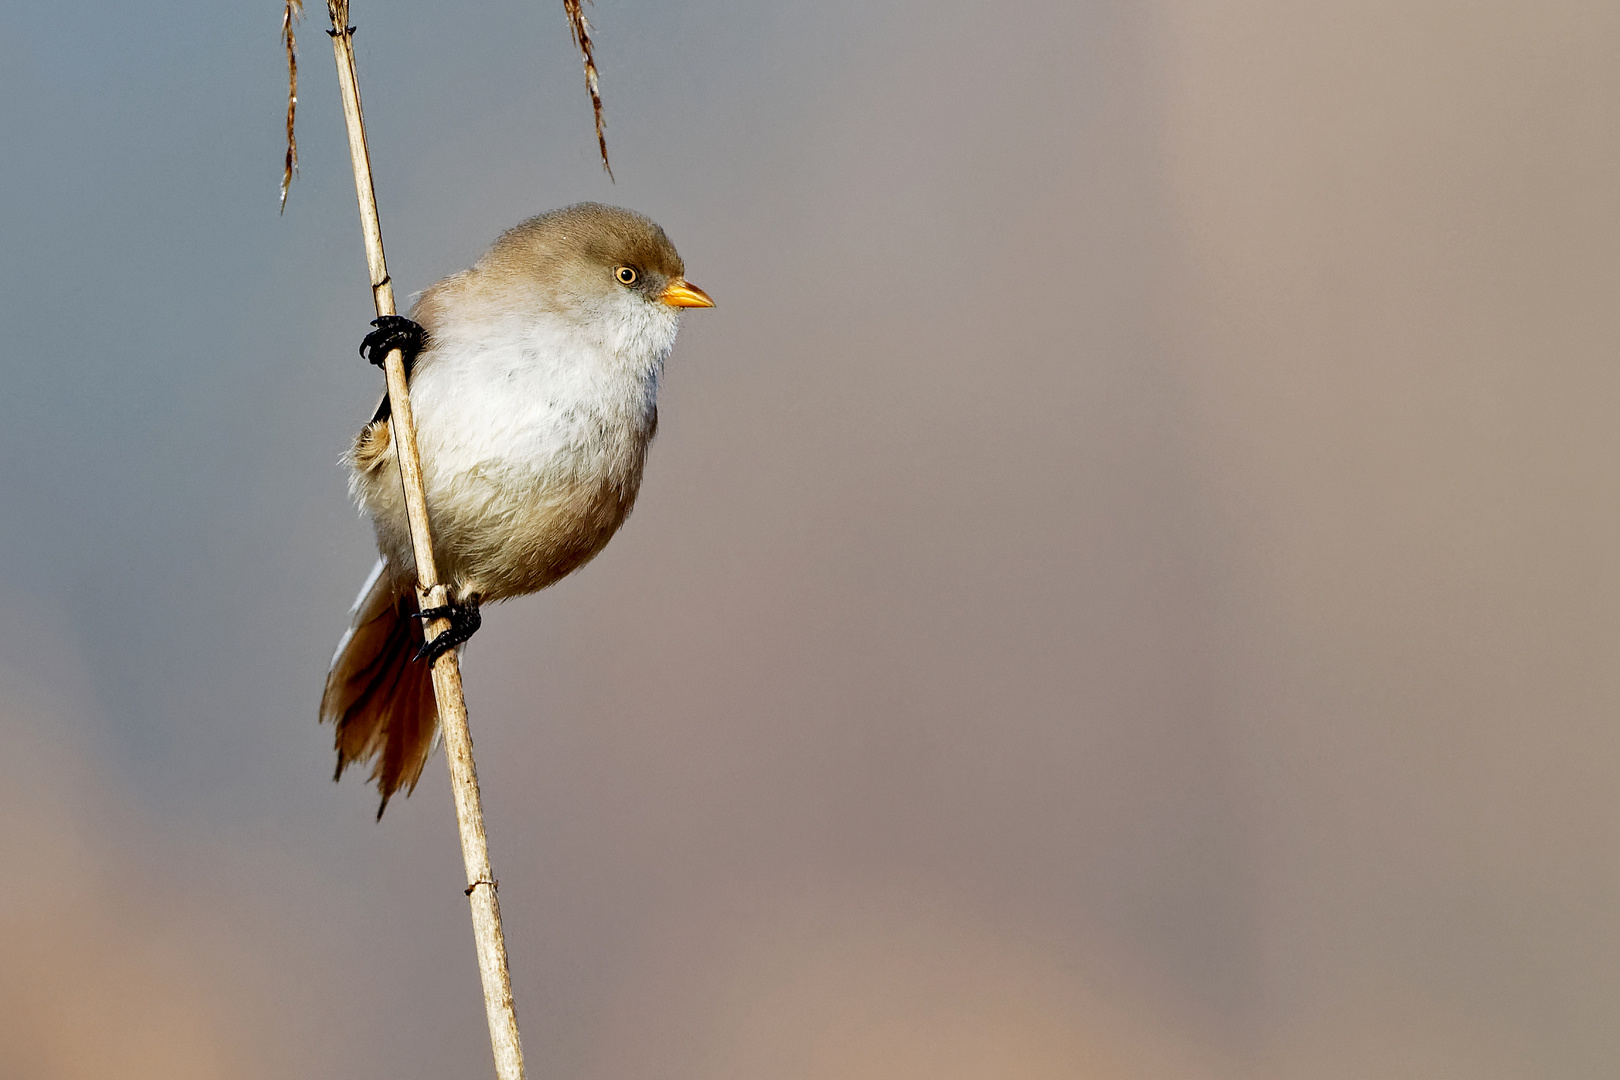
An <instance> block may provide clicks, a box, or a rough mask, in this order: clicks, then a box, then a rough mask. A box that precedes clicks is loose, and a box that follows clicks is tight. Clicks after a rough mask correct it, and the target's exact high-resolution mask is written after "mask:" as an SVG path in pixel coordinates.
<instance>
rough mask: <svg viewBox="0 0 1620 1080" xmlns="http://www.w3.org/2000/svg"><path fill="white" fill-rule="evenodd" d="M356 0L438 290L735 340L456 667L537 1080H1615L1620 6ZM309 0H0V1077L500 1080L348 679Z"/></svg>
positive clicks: (410, 266) (457, 900) (348, 295)
mask: <svg viewBox="0 0 1620 1080" xmlns="http://www.w3.org/2000/svg"><path fill="white" fill-rule="evenodd" d="M593 15H594V18H595V22H596V24H597V27H598V32H599V47H600V53H599V58H600V61H601V66H602V71H603V88H604V94H605V96H606V100H607V107H608V114H609V123H610V128H609V137H610V147H611V150H612V152H613V155H614V163H615V168H616V170H617V173H618V177H619V182H618V184H617V185H610V184H609V183H608V182H607V180H606V178H605V177H604V176H603V175H602V174H601V172H600V170H599V168H598V167H597V165H596V162H595V150H594V146H593V140H592V139H591V137H590V135H589V111H588V104H587V100H586V97H585V94H584V91H583V88H582V86H581V85H580V83H581V79H580V74H579V70H578V61H577V58H576V57H575V56H574V55H573V53H572V51H571V47H570V46H569V43H568V41H567V35H566V30H565V27H564V23H563V17H562V13H561V11H560V5H558V4H539V5H536V4H504V3H492V4H484V5H477V6H476V7H474V6H457V5H448V4H426V3H415V2H406V3H399V4H394V5H388V6H386V7H375V6H368V5H366V4H364V3H361V4H359V5H358V6H357V7H356V9H355V11H354V13H353V16H354V21H355V22H356V23H357V24H358V25H359V26H360V34H359V37H358V43H359V50H360V57H359V63H360V72H361V80H362V87H363V90H364V93H365V98H366V101H367V103H368V107H369V113H368V121H369V128H370V135H371V139H372V149H373V154H374V160H375V165H376V169H377V175H378V178H379V196H380V201H381V207H382V212H383V223H384V231H385V236H386V238H387V242H388V250H389V255H390V262H391V268H392V270H393V274H394V277H395V280H396V282H397V283H398V285H399V287H400V289H401V290H402V291H404V292H410V291H413V290H415V289H418V288H421V287H423V286H425V285H427V284H429V283H431V282H432V281H433V280H435V279H436V278H438V277H440V276H442V275H443V274H445V273H448V272H451V271H453V270H455V269H458V268H460V267H462V266H464V265H466V264H467V263H468V262H470V261H471V260H472V259H473V258H475V257H476V256H477V254H478V253H479V251H480V250H481V249H482V248H483V247H484V246H485V245H486V244H487V243H488V242H489V240H490V239H492V238H493V236H494V235H495V234H496V233H498V232H499V231H500V230H501V229H502V228H504V227H506V226H508V225H510V224H512V223H514V222H516V221H518V220H520V219H522V218H524V217H526V216H528V215H530V214H532V213H535V212H538V211H540V210H542V209H546V208H549V207H552V206H556V205H561V204H564V203H567V202H571V201H575V200H578V199H582V198H593V199H600V200H604V201H612V202H617V203H622V204H625V205H629V206H633V207H636V208H638V209H641V210H643V211H645V212H647V213H649V214H651V215H652V216H653V217H655V218H656V219H657V220H659V221H660V222H661V223H662V224H664V225H665V227H666V228H667V229H668V230H669V232H670V234H671V235H672V237H673V238H674V240H675V241H676V243H677V244H678V246H679V247H680V249H681V252H682V254H683V255H684V257H685V259H686V262H687V265H688V268H689V276H690V277H691V278H692V280H693V281H695V282H697V283H698V284H700V285H702V286H703V287H704V288H706V289H707V290H709V291H710V292H711V293H712V294H713V295H714V296H715V297H716V299H717V300H718V301H719V304H720V306H719V308H718V309H716V310H715V311H712V312H697V313H694V314H692V315H691V316H689V317H688V318H687V320H686V327H685V329H684V330H683V332H682V336H681V340H680V344H679V345H678V347H677V350H676V354H675V356H674V358H673V360H672V362H671V365H670V369H669V380H668V384H667V390H666V393H665V397H664V399H663V405H662V417H663V424H662V428H661V431H660V435H659V439H658V442H657V444H656V446H655V448H654V452H653V456H652V461H651V466H650V471H649V475H648V477H647V482H646V486H645V488H644V494H643V497H642V501H641V505H640V507H639V509H638V510H637V512H636V514H635V516H634V518H633V519H632V520H631V522H630V523H629V525H628V526H627V527H626V529H625V531H624V532H623V534H622V535H621V536H620V537H619V538H618V539H617V540H615V542H614V543H613V545H612V546H611V547H610V548H609V549H608V551H607V552H606V553H605V554H604V555H603V556H602V557H601V558H600V559H598V560H597V562H595V563H594V564H593V565H591V566H590V567H588V568H587V569H586V570H585V571H584V572H583V573H581V574H580V575H578V576H577V577H576V578H574V579H571V580H569V581H567V582H565V583H564V584H562V585H560V586H558V587H557V588H555V589H553V590H551V591H549V592H548V593H546V594H544V595H542V596H540V597H536V598H530V599H526V600H523V601H520V602H517V603H514V604H512V605H509V606H508V607H506V608H503V609H499V610H496V611H494V612H492V613H491V615H490V617H489V619H488V620H487V623H486V629H485V630H484V632H483V633H482V634H481V635H480V637H479V638H478V639H477V640H476V642H475V643H474V645H473V647H472V649H471V651H470V653H469V656H468V661H467V672H468V682H469V687H470V704H471V709H472V715H473V723H474V733H475V737H476V739H477V746H478V751H479V761H480V766H481V774H482V779H483V782H484V790H485V796H486V802H487V808H488V812H489V815H490V820H491V834H492V840H493V844H494V857H495V866H496V870H497V873H498V875H499V877H500V879H501V884H502V903H503V908H504V910H505V913H506V916H507V920H508V929H509V933H510V936H511V947H512V954H513V970H514V979H515V985H516V991H517V1000H518V1004H519V1009H520V1018H521V1020H522V1024H523V1031H524V1036H525V1047H526V1050H527V1053H528V1058H529V1062H530V1072H531V1075H534V1076H545V1077H578V1078H597V1077H602V1078H605V1077H614V1078H634V1077H647V1078H655V1077H656V1078H660V1080H663V1078H675V1080H679V1078H688V1077H689V1078H698V1077H705V1078H708V1077H736V1078H738V1080H743V1078H749V1080H757V1078H768V1077H783V1078H804V1080H814V1078H821V1077H828V1078H831V1077H839V1078H847V1077H857V1078H859V1077H872V1078H877V1077H880V1076H881V1077H919V1078H920V1077H928V1078H930V1080H934V1078H943V1080H953V1078H958V1077H960V1078H969V1077H975V1078H976V1077H990V1076H1009V1075H1016V1076H1020V1077H1052V1078H1058V1077H1065V1078H1067V1077H1265V1078H1271V1077H1275V1078H1278V1080H1281V1078H1324V1080H1326V1078H1341V1077H1342V1078H1352V1077H1356V1078H1359V1077H1380V1078H1382V1077H1393V1076H1415V1077H1416V1076H1421V1077H1424V1078H1442V1077H1467V1078H1470V1080H1478V1078H1493V1077H1549V1076H1557V1077H1606V1076H1612V1075H1614V1074H1615V1072H1616V1071H1617V1070H1620V1038H1617V1036H1616V1034H1615V1032H1616V1031H1617V1030H1620V1029H1617V1027H1616V1025H1615V1023H1614V1016H1615V1013H1616V1009H1617V1007H1620V977H1617V975H1616V972H1617V970H1620V934H1617V932H1616V929H1615V928H1616V927H1617V926H1620V879H1617V874H1616V851H1617V850H1620V843H1617V841H1620V835H1617V833H1620V796H1617V795H1616V790H1617V787H1620V784H1617V781H1620V736H1617V734H1616V732H1617V727H1616V724H1615V722H1614V721H1615V714H1616V704H1617V698H1620V681H1617V676H1616V675H1615V671H1616V665H1615V663H1614V654H1615V651H1616V647H1617V646H1620V619H1617V617H1616V614H1615V613H1616V610H1617V605H1616V600H1617V596H1616V593H1617V591H1620V576H1617V575H1616V573H1615V572H1614V570H1613V569H1612V566H1613V563H1614V554H1613V553H1614V552H1615V551H1616V550H1620V543H1617V542H1620V515H1617V513H1616V507H1615V500H1614V498H1613V492H1614V491H1615V490H1616V482H1617V480H1620V476H1617V472H1620V468H1617V465H1620V453H1617V451H1620V446H1617V442H1616V436H1615V425H1614V423H1613V419H1612V418H1613V416H1614V415H1615V412H1616V405H1617V404H1620V403H1617V401H1616V397H1617V391H1620V376H1617V374H1616V367H1615V365H1614V363H1613V351H1614V350H1613V341H1614V338H1615V331H1616V314H1615V313H1616V311H1617V310H1620V309H1617V307H1616V305H1615V303H1614V296H1615V289H1616V286H1617V284H1620V280H1617V279H1620V258H1617V255H1616V252H1617V251H1620V243H1617V241H1620V215H1617V211H1616V206H1617V205H1620V200H1617V198H1616V194H1615V193H1616V192H1617V191H1620V153H1617V150H1620V146H1617V141H1616V133H1617V131H1620V111H1617V109H1616V102H1617V101H1620V93H1617V92H1620V85H1617V84H1620V67H1617V66H1616V65H1615V64H1614V63H1613V57H1614V56H1615V54H1616V49H1617V45H1620V13H1617V11H1616V9H1615V8H1614V7H1613V5H1608V4H1598V3H1577V2H1564V3H1556V4H1539V5H1533V6H1531V5H1523V4H1512V3H1507V2H1505V0H1503V2H1496V0H1484V2H1476V3H1473V4H1470V5H1454V4H1447V3H1441V2H1439V0H1403V2H1401V3H1395V2H1393V0H1389V2H1384V0H1379V2H1375V3H1360V4H1348V3H1322V4H1316V5H1303V6H1302V5H1297V4H1287V3H1281V2H1276V0H1247V2H1243V3H1216V2H1197V0H1155V2H1148V3H1141V4H1123V3H1101V2H1097V3H1093V2H1083V3H1075V2H1065V3H1050V4H1043V3H1034V4H1026V5H1017V6H1008V5H991V4H984V3H973V2H956V0H948V2H935V3H928V4H923V3H916V2H908V0H890V2H883V3H873V4H856V3H849V2H842V0H833V2H831V3H827V4H816V5H809V4H800V5H785V4H778V5H760V4H745V3H740V2H736V0H693V2H691V3H686V4H680V5H673V4H648V3H631V2H626V0H603V3H602V4H601V5H600V6H599V7H598V8H597V9H596V10H595V11H594V12H593ZM323 18H324V13H322V12H320V11H318V10H312V11H311V12H310V18H309V19H308V20H307V21H306V22H305V23H304V24H303V27H302V35H301V36H302V46H303V48H302V54H301V55H302V61H303V82H302V87H301V89H302V94H301V97H302V106H301V109H300V138H301V148H302V159H303V173H302V176H301V178H300V179H299V180H298V182H297V184H296V185H295V187H294V189H293V192H292V197H291V200H290V203H289V206H288V209H287V212H286V215H285V216H284V217H278V216H277V215H276V212H275V210H276V201H275V193H276V184H277V180H278V179H279V171H280V153H281V147H280V139H281V125H282V114H281V110H282V104H283V100H282V94H283V85H282V80H283V78H284V73H283V70H282V68H281V63H282V60H281V54H280V51H279V48H278V45H277V41H276V30H277V25H278V19H279V9H278V8H277V7H276V6H275V5H274V4H271V3H259V4H251V5H249V4H228V5H219V4H210V5H205V4H200V3H166V4H161V5H155V6H154V5H128V4H112V3H104V2H99V0H97V2H92V3H89V4H84V5H79V6H68V7H61V6H40V5H31V6H29V5H21V4H10V5H6V6H4V7H0V94H3V99H4V100H5V101H6V102H7V103H8V107H7V108H6V109H5V110H4V111H3V112H0V145H3V146H4V148H5V149H4V152H3V153H0V192H3V193H4V195H3V199H0V274H3V275H4V276H3V278H0V327H3V336H0V387H3V390H0V410H3V419H4V422H3V423H0V463H3V464H0V556H3V558H0V738H3V745H4V750H3V751H0V1074H3V1075H5V1076H7V1077H11V1076H17V1077H23V1078H28V1080H34V1078H41V1080H44V1078H50V1080H55V1078H58V1077H60V1078H76V1077H89V1076H104V1075H110V1074H116V1075H120V1076H128V1077H136V1078H141V1077H153V1078H156V1077H166V1078H172V1077H180V1078H185V1077H193V1076H195V1077H214V1076H233V1077H236V1076H241V1077H272V1076H326V1075H350V1076H388V1077H399V1078H415V1077H428V1076H442V1075H448V1074H456V1075H479V1074H480V1073H481V1072H485V1071H486V1070H487V1068H488V1066H487V1060H488V1059H487V1054H488V1051H487V1046H486V1042H485V1031H484V1026H483V1019H482V1015H481V1005H480V1001H479V997H478V991H477V976H476V969H475V965H474V960H473V954H472V949H471V942H470V940H469V939H470V935H469V933H468V927H467V923H466V915H465V901H464V899H463V897H462V895H461V892H460V884H461V878H460V874H461V869H460V862H459V856H458V853H457V851H456V846H455V838H454V827H453V821H452V811H451V808H450V805H449V800H448V797H447V791H446V785H445V783H444V779H443V770H442V766H440V765H439V764H438V763H437V761H435V762H434V763H432V764H431V765H430V767H429V771H428V772H427V773H426V774H425V778H424V782H423V785H422V788H421V789H420V790H419V791H418V792H417V794H416V795H415V797H414V798H412V799H411V800H409V801H408V802H404V803H396V804H395V806H394V807H393V808H391V809H390V811H389V813H388V816H387V818H386V819H385V820H384V821H383V822H382V823H381V824H374V823H373V822H372V820H371V808H372V806H373V799H372V796H371V795H370V793H369V792H368V791H367V790H366V789H364V788H363V787H362V785H361V784H359V783H358V782H357V780H354V779H351V780H349V781H346V782H345V783H343V784H341V785H333V784H332V783H331V782H330V779H329V775H330V769H331V751H330V737H329V734H328V733H327V732H326V731H324V730H320V729H317V727H316V726H315V723H314V706H315V702H316V698H317V696H318V691H319V687H320V683H321V679H322V676H323V673H324V668H325V664H326V661H327V659H328V657H329V655H330V651H331V647H332V645H333V643H334V641H335V640H336V637H337V635H338V633H339V632H340V630H341V628H342V622H343V611H344V609H345V607H346V606H347V604H348V602H349V600H350V598H351V596H352V593H353V591H354V589H355V588H357V587H358V584H359V581H360V579H361V578H362V576H363V575H364V573H365V571H366V569H367V567H368V566H369V563H370V547H369V539H368V530H367V529H366V527H365V526H364V525H363V523H362V522H360V521H359V520H358V519H357V518H356V517H355V515H354V513H353V512H352V510H351V509H350V508H349V506H348V503H347V501H346V498H345V494H344V488H343V477H342V474H341V471H340V470H339V469H338V468H337V466H336V459H337V457H338V455H339V454H340V452H341V451H342V449H343V448H344V446H345V445H346V441H347V440H348V438H349V437H350V435H351V434H352V431H353V429H354V428H355V427H356V425H357V424H358V423H359V422H360V421H361V420H362V419H363V418H364V416H365V415H366V414H367V411H368V410H369V409H370V408H371V407H372V405H373V404H374V402H375V395H376V394H377V392H378V380H377V378H376V375H375V372H373V371H372V370H371V369H370V368H368V367H367V366H366V365H365V364H364V363H363V362H362V361H360V360H359V358H358V357H357V356H356V355H355V345H356V343H357V341H358V338H359V336H360V334H361V333H362V332H363V330H364V328H365V322H366V320H367V319H368V318H369V317H370V312H369V309H368V307H367V304H368V299H369V298H368V296H367V291H366V288H365V277H364V264H363V258H362V249H361V245H360V240H359V235H358V227H357V224H356V219H355V211H354V201H353V188H352V184H351V180H350V176H349V171H348V164H347V159H346V152H345V147H344V144H343V142H342V132H341V126H340V119H339V115H338V110H337V105H336V90H335V85H334V80H333V78H332V71H331V62H330V59H329V50H328V46H327V42H326V39H325V36H324V34H323V33H322V27H323Z"/></svg>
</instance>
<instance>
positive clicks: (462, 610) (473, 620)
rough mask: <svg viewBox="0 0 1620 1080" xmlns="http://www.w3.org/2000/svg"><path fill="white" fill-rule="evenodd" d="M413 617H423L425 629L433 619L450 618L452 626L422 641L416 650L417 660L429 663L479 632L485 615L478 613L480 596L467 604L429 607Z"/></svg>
mask: <svg viewBox="0 0 1620 1080" xmlns="http://www.w3.org/2000/svg"><path fill="white" fill-rule="evenodd" d="M412 618H416V619H421V620H422V623H423V627H422V628H423V630H424V631H426V629H427V625H426V624H427V623H428V621H429V620H431V619H449V620H450V626H449V628H448V629H446V630H445V632H444V633H442V634H440V635H439V636H438V637H436V638H433V639H431V640H428V641H424V642H422V647H421V648H420V649H418V650H416V657H415V658H416V659H417V660H426V661H427V662H428V663H429V664H431V663H433V661H435V660H437V659H438V658H439V657H440V656H442V655H443V654H445V653H447V652H449V651H450V650H451V649H453V648H455V647H456V646H457V645H460V644H461V643H462V642H464V641H466V640H467V639H468V638H470V637H472V636H473V635H474V634H476V633H477V632H478V628H479V627H480V626H482V625H483V624H484V617H483V616H482V615H480V614H479V613H478V597H476V596H475V597H473V598H472V599H471V600H470V601H469V602H468V603H465V604H455V603H451V604H445V605H444V606H443V607H434V608H428V609H427V610H426V611H419V612H417V613H416V614H415V615H413V616H412Z"/></svg>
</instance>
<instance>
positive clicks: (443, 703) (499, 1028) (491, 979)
mask: <svg viewBox="0 0 1620 1080" xmlns="http://www.w3.org/2000/svg"><path fill="white" fill-rule="evenodd" d="M327 10H328V13H329V14H330V15H331V16H332V29H331V31H330V33H331V36H332V51H333V52H334V53H335V54H336V57H337V71H338V86H339V88H340V90H341V92H342V95H343V118H344V120H345V122H346V123H347V125H348V129H349V155H350V157H351V158H352V159H353V161H354V187H355V193H356V194H357V195H358V196H359V197H360V228H361V231H362V232H363V233H364V234H365V240H366V263H367V265H368V266H369V267H370V269H371V295H372V299H373V301H374V302H375V304H376V307H377V314H378V315H393V314H395V308H394V285H393V282H392V281H391V280H390V279H389V277H388V264H387V262H386V261H385V260H384V258H383V245H382V225H381V223H380V221H379V220H378V218H377V198H376V193H375V192H374V191H373V189H372V184H371V158H370V155H369V153H368V152H367V150H366V127H365V120H364V119H363V117H362V115H361V112H360V86H359V83H358V81H357V80H356V77H355V70H354V28H353V27H351V26H350V25H349V4H348V0H327ZM384 371H385V372H386V373H387V376H388V398H389V402H390V412H389V425H390V429H391V430H390V434H391V435H392V436H393V442H394V447H395V451H396V454H397V456H398V459H399V472H400V479H401V481H402V482H403V483H404V485H405V511H406V515H407V516H408V518H409V520H410V526H411V545H412V550H413V551H414V552H415V555H416V578H417V583H416V596H417V601H418V603H419V604H420V605H421V607H422V609H423V610H424V611H425V610H427V609H428V608H433V607H440V606H442V605H443V604H444V603H445V601H446V597H447V594H446V591H445V588H444V586H443V585H442V584H440V582H439V575H438V570H437V568H436V567H435V565H434V562H433V537H432V533H431V532H430V531H429V528H428V512H427V496H426V494H425V492H424V490H423V486H422V466H421V462H420V460H419V459H418V457H417V452H416V426H415V424H414V423H413V421H412V417H411V399H410V393H409V391H408V390H407V388H406V385H405V362H404V357H403V356H402V355H401V354H400V351H399V350H398V349H392V350H390V351H389V353H388V357H387V360H386V362H385V363H384ZM449 625H450V624H449V622H448V620H445V619H436V620H434V621H433V623H432V624H431V625H430V626H427V627H424V630H425V632H427V633H428V634H429V635H430V636H431V637H438V636H439V634H441V633H443V632H444V631H445V630H447V629H449ZM433 694H434V697H435V698H436V699H437V700H438V705H439V723H440V724H442V725H443V726H444V749H445V754H444V756H445V761H446V762H447V763H448V764H449V766H450V786H451V789H452V790H453V791H454V792H455V797H456V819H457V821H458V823H459V824H460V827H461V857H462V860H463V861H464V862H465V863H466V867H467V897H468V900H469V901H470V903H471V906H472V923H473V938H474V940H475V941H476V942H477V945H478V971H479V974H480V975H481V976H482V978H483V983H484V1012H485V1013H486V1015H487V1016H488V1018H489V1040H490V1044H491V1046H492V1047H493V1048H494V1051H495V1075H496V1076H497V1077H498V1078H499V1080H522V1077H523V1047H522V1044H521V1043H520V1042H519V1041H518V1027H517V1013H516V1011H515V1010H514V1008H513V1006H512V979H511V975H510V973H509V972H508V970H507V966H506V936H505V934H504V933H503V932H502V930H501V905H500V900H499V898H498V897H497V896H496V894H495V876H494V874H492V873H491V872H490V868H489V842H488V840H487V839H486V837H485V835H484V808H483V802H482V800H481V799H480V797H479V794H478V771H477V769H476V768H475V767H474V765H473V752H472V732H471V731H470V730H469V729H468V727H467V702H466V698H465V697H464V696H463V694H462V690H461V663H460V660H459V658H458V656H457V652H456V650H455V649H449V650H446V651H445V652H444V653H443V654H441V655H440V656H439V658H438V659H437V660H435V661H434V663H433Z"/></svg>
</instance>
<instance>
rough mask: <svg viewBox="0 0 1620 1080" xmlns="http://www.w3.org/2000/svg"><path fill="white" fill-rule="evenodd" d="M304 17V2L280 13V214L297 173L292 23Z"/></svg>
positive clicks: (290, 2)
mask: <svg viewBox="0 0 1620 1080" xmlns="http://www.w3.org/2000/svg"><path fill="white" fill-rule="evenodd" d="M303 17H304V0H287V6H286V8H284V9H283V10H282V13H281V43H282V44H283V45H285V46H286V47H287V163H286V164H285V165H284V166H282V169H281V212H282V213H284V214H285V213H286V212H287V191H288V189H290V188H291V187H292V180H293V176H294V174H296V173H297V172H298V139H297V138H296V137H295V136H294V135H293V118H294V117H295V116H297V114H298V40H297V39H296V38H295V37H293V23H295V22H297V21H298V20H299V19H302V18H303Z"/></svg>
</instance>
